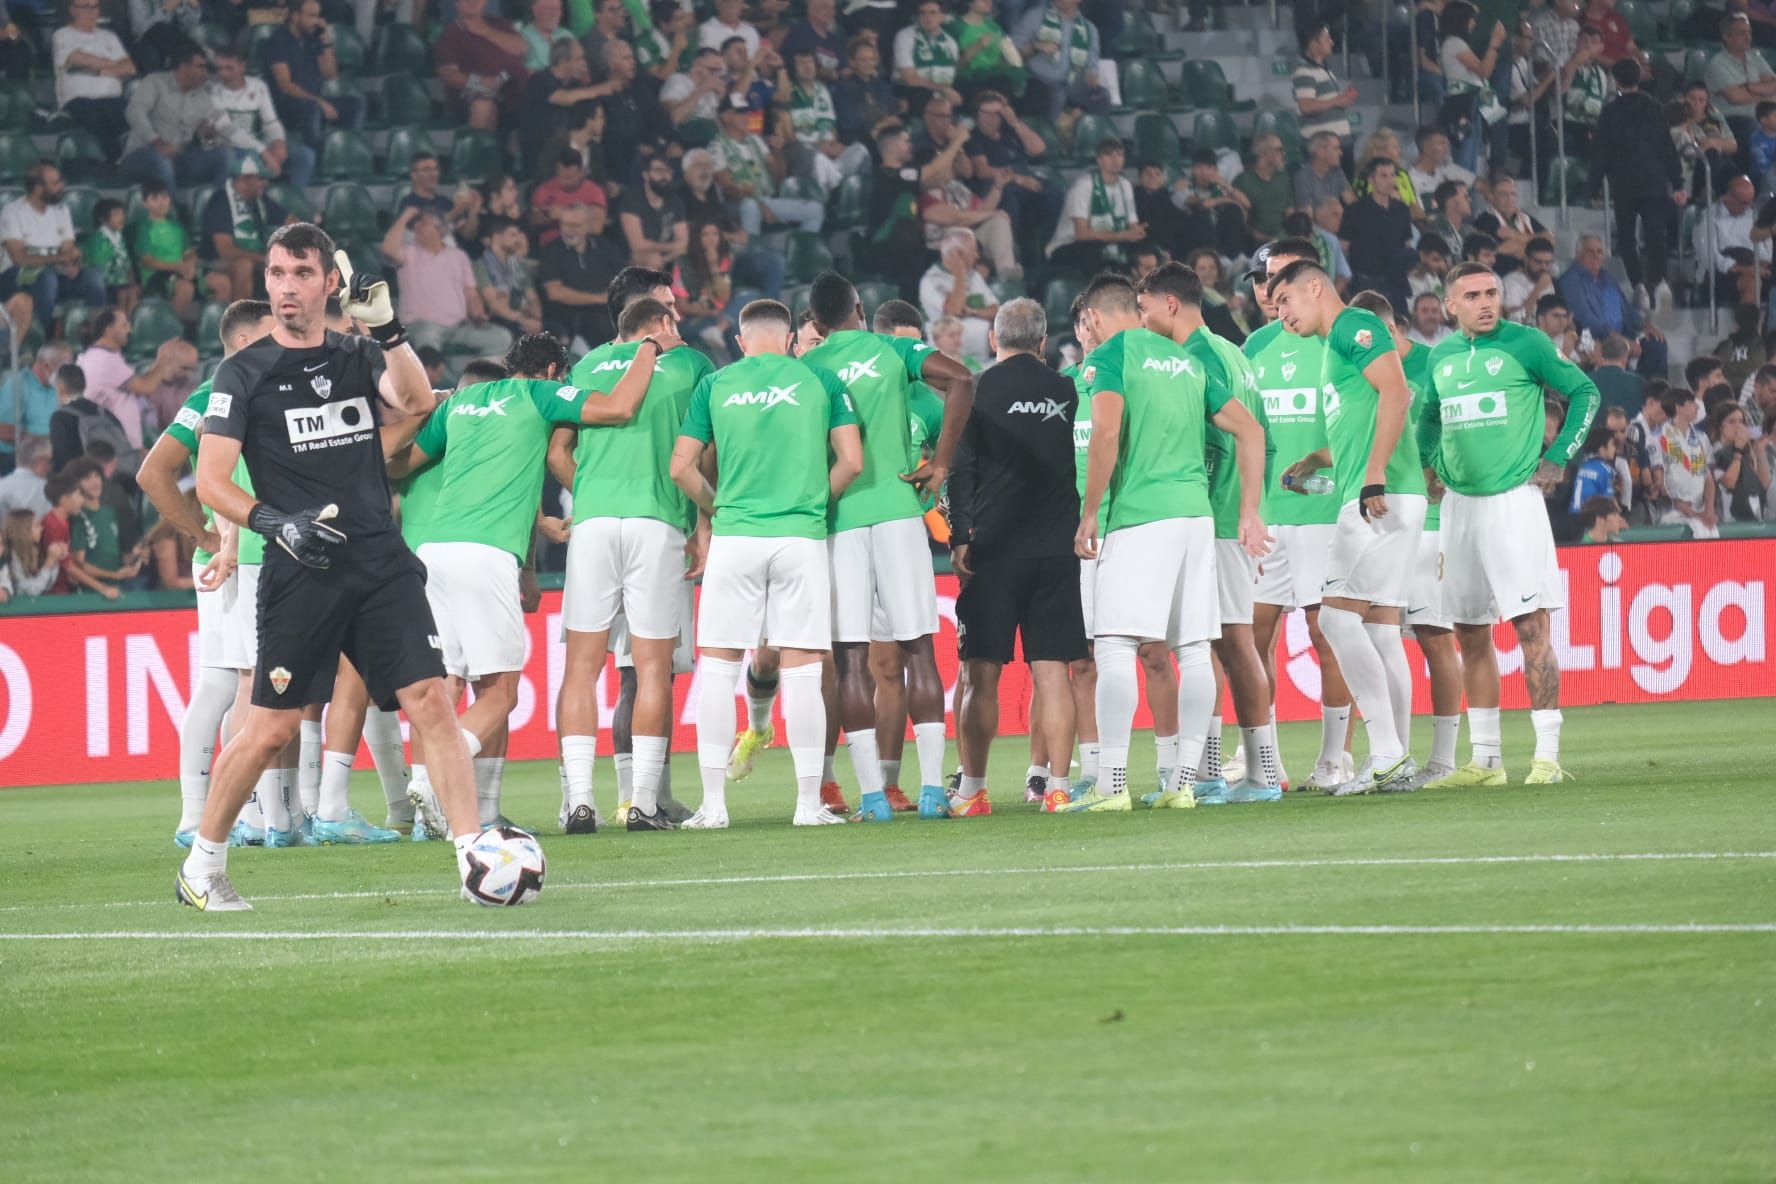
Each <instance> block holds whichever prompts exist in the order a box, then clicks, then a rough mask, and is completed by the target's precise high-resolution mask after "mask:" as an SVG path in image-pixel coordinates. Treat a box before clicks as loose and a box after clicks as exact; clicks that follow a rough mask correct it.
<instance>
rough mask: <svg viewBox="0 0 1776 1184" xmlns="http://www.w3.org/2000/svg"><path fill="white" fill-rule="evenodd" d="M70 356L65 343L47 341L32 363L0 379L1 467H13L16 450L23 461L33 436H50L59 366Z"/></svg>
mask: <svg viewBox="0 0 1776 1184" xmlns="http://www.w3.org/2000/svg"><path fill="white" fill-rule="evenodd" d="M71 357H72V354H71V353H70V351H69V349H68V347H67V346H66V345H64V344H62V343H61V342H59V341H46V342H44V343H43V344H42V345H40V346H38V347H37V354H36V356H35V357H33V358H32V359H31V364H30V365H29V366H21V367H19V368H18V369H17V370H14V371H13V372H12V373H11V374H10V375H9V376H8V377H7V379H6V381H5V382H4V383H0V470H5V471H10V470H11V468H12V465H13V457H14V455H15V454H17V455H18V456H19V457H20V458H21V459H20V462H19V463H21V464H22V463H23V460H22V457H23V448H24V446H25V445H26V444H29V443H30V442H31V441H32V440H34V439H41V440H48V439H49V417H50V416H52V415H54V414H55V409H56V392H55V372H56V368H57V367H59V366H61V365H63V364H64V363H66V362H68V361H69V360H70V358H71ZM21 412H22V414H23V419H22V421H21V419H20V413H21Z"/></svg>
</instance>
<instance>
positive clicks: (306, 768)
mask: <svg viewBox="0 0 1776 1184" xmlns="http://www.w3.org/2000/svg"><path fill="white" fill-rule="evenodd" d="M301 737H302V739H301V746H300V748H299V749H298V752H297V758H296V789H297V792H298V793H300V794H301V795H302V808H303V809H304V810H306V811H308V812H309V813H310V814H313V813H315V812H316V811H317V810H318V809H319V808H320V800H321V749H322V748H323V747H324V744H325V737H324V734H323V733H322V731H321V721H320V720H318V719H305V720H303V721H302V727H301Z"/></svg>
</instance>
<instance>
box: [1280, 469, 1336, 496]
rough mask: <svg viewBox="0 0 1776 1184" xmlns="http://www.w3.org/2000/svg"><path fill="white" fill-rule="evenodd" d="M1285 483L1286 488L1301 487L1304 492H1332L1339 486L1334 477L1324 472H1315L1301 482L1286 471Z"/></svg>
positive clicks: (1284, 475)
mask: <svg viewBox="0 0 1776 1184" xmlns="http://www.w3.org/2000/svg"><path fill="white" fill-rule="evenodd" d="M1283 485H1284V487H1285V488H1288V489H1299V490H1300V491H1301V492H1302V493H1312V494H1326V493H1331V492H1332V491H1333V490H1334V489H1336V488H1337V487H1338V483H1337V482H1335V481H1333V480H1332V478H1330V477H1328V476H1327V475H1326V474H1324V473H1315V474H1313V475H1312V476H1311V477H1307V478H1305V479H1303V480H1302V481H1301V482H1299V483H1297V482H1296V481H1294V480H1293V479H1292V478H1291V477H1289V475H1288V474H1287V473H1285V474H1283Z"/></svg>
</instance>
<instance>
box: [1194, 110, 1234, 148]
mask: <svg viewBox="0 0 1776 1184" xmlns="http://www.w3.org/2000/svg"><path fill="white" fill-rule="evenodd" d="M1190 146H1191V147H1192V148H1214V149H1217V150H1219V149H1222V148H1232V149H1235V150H1236V151H1237V150H1238V148H1239V129H1238V128H1236V127H1234V126H1233V120H1231V119H1229V118H1228V117H1227V113H1226V112H1225V111H1198V112H1197V113H1196V121H1195V122H1194V123H1193V124H1191V126H1190Z"/></svg>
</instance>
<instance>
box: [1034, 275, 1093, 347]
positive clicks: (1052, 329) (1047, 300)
mask: <svg viewBox="0 0 1776 1184" xmlns="http://www.w3.org/2000/svg"><path fill="white" fill-rule="evenodd" d="M1084 286H1085V280H1084V279H1083V278H1081V277H1079V276H1076V275H1057V276H1055V277H1054V278H1052V279H1050V280H1049V281H1048V284H1047V286H1045V287H1044V288H1043V289H1042V310H1043V312H1044V314H1045V315H1046V316H1047V317H1048V327H1049V334H1050V336H1059V335H1060V334H1061V333H1071V332H1072V331H1073V318H1072V316H1071V313H1072V311H1073V297H1074V296H1076V295H1077V294H1078V293H1079V290H1080V289H1081V288H1083V287H1084Z"/></svg>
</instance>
